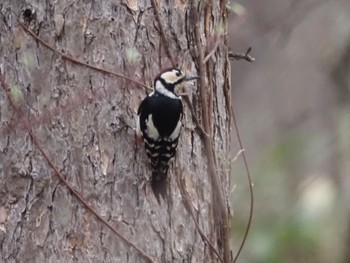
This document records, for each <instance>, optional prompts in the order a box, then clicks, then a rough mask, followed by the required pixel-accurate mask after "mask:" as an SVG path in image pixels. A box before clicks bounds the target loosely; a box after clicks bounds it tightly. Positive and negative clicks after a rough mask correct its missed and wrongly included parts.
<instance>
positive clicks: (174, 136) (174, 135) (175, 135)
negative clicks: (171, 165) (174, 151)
mask: <svg viewBox="0 0 350 263" xmlns="http://www.w3.org/2000/svg"><path fill="white" fill-rule="evenodd" d="M181 118H182V116H180V119H179V121H178V122H177V124H176V127H175V130H174V131H173V133H172V134H171V135H170V139H171V140H172V141H174V140H175V139H177V138H178V137H179V135H180V131H181V126H182V123H181Z"/></svg>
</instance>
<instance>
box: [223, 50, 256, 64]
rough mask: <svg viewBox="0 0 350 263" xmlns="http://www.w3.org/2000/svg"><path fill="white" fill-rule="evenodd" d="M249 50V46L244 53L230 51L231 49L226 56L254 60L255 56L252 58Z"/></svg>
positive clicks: (233, 58)
mask: <svg viewBox="0 0 350 263" xmlns="http://www.w3.org/2000/svg"><path fill="white" fill-rule="evenodd" d="M250 51H252V47H249V48H248V49H247V51H246V52H245V53H244V54H241V53H232V52H231V51H229V52H228V58H229V59H231V60H242V59H243V60H246V61H248V62H254V61H255V58H253V57H252V56H251V55H249V53H250Z"/></svg>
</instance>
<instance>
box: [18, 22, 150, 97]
mask: <svg viewBox="0 0 350 263" xmlns="http://www.w3.org/2000/svg"><path fill="white" fill-rule="evenodd" d="M17 23H18V24H19V25H20V27H21V28H22V29H23V30H24V31H25V32H27V33H28V34H29V35H31V36H32V37H33V38H35V39H36V40H37V41H38V42H39V43H40V44H41V45H43V46H45V47H46V48H48V49H50V50H51V51H53V52H55V53H56V54H58V55H59V56H61V57H62V58H63V59H65V60H68V61H70V62H72V63H74V64H78V65H81V66H85V67H87V68H91V69H93V70H96V71H98V72H101V73H103V74H108V75H112V76H116V77H118V78H122V79H125V80H128V81H130V82H133V83H135V84H137V85H139V86H141V87H143V88H146V89H148V90H152V89H151V88H150V87H148V86H147V85H145V84H143V83H141V82H139V81H137V80H134V79H132V78H129V77H127V76H124V75H122V74H120V73H116V72H113V71H110V70H107V69H103V68H99V67H96V66H92V65H89V64H87V63H85V62H83V61H79V60H77V59H75V58H72V57H70V56H68V55H65V54H63V53H62V52H60V51H58V50H57V49H55V48H54V47H52V46H51V45H50V44H48V43H46V42H45V41H44V40H42V39H41V38H39V37H38V36H37V35H36V34H35V33H34V32H33V31H32V30H30V29H29V28H28V27H26V26H25V25H24V24H23V23H22V22H21V21H19V20H17Z"/></svg>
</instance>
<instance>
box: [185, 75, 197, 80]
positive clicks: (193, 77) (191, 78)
mask: <svg viewBox="0 0 350 263" xmlns="http://www.w3.org/2000/svg"><path fill="white" fill-rule="evenodd" d="M195 79H199V77H198V76H192V77H187V76H186V77H185V79H184V81H190V80H195Z"/></svg>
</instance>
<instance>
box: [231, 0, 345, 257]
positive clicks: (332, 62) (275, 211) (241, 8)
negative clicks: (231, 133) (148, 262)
mask: <svg viewBox="0 0 350 263" xmlns="http://www.w3.org/2000/svg"><path fill="white" fill-rule="evenodd" d="M230 8H231V9H232V12H231V23H230V25H229V27H228V28H229V32H228V34H229V36H230V47H231V50H232V51H233V52H241V53H244V52H245V51H246V50H247V48H248V47H249V46H252V48H253V51H252V53H251V55H252V56H253V57H255V58H256V62H254V63H249V62H246V61H233V62H232V86H233V92H234V94H233V100H234V109H235V113H236V115H237V121H238V124H239V129H240V132H241V136H242V140H243V143H244V147H245V149H246V154H247V157H248V162H249V165H250V169H251V173H252V177H253V181H254V193H255V211H254V218H253V225H252V229H251V232H250V235H249V236H248V240H247V244H246V246H245V248H244V250H243V254H242V257H241V258H240V260H239V262H263V263H264V262H266V263H267V262H268V263H274V262H287V263H288V262H299V263H301V262H316V263H326V262H333V263H334V262H350V177H349V174H350V1H349V0H333V1H324V0H279V1H276V0H265V1H259V0H246V1H241V2H239V3H238V2H235V1H231V5H230ZM232 185H233V189H232V195H233V198H234V201H233V208H234V211H233V213H234V217H233V227H232V235H233V240H234V246H235V249H236V250H237V248H238V245H239V243H240V241H241V239H242V235H243V231H244V229H245V226H246V224H247V218H248V214H249V202H250V201H249V191H248V185H247V178H246V176H245V172H244V170H243V162H242V161H241V160H239V161H238V162H236V163H235V166H234V170H233V177H232Z"/></svg>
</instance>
